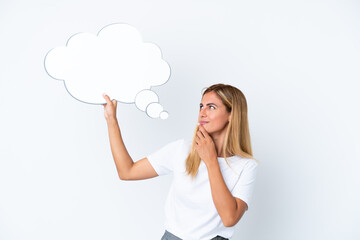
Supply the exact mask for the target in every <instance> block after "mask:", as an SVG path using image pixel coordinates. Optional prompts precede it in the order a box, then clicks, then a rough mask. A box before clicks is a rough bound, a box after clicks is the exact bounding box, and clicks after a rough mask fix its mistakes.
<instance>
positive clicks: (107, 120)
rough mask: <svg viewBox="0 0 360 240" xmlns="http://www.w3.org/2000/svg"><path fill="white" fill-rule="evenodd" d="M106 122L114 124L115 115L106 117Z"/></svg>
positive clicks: (115, 121)
mask: <svg viewBox="0 0 360 240" xmlns="http://www.w3.org/2000/svg"><path fill="white" fill-rule="evenodd" d="M106 122H107V124H114V123H117V118H116V117H110V118H108V119H106Z"/></svg>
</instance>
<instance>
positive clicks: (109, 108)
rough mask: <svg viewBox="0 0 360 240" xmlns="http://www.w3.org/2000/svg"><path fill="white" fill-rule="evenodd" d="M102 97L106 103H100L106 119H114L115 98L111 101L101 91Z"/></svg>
mask: <svg viewBox="0 0 360 240" xmlns="http://www.w3.org/2000/svg"><path fill="white" fill-rule="evenodd" d="M103 97H104V98H105V100H106V104H102V105H103V106H104V117H105V119H106V121H109V120H112V119H116V106H117V101H116V100H115V99H114V100H112V101H111V100H110V98H109V96H108V95H106V94H105V93H103Z"/></svg>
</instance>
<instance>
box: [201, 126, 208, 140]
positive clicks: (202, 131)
mask: <svg viewBox="0 0 360 240" xmlns="http://www.w3.org/2000/svg"><path fill="white" fill-rule="evenodd" d="M199 131H200V132H201V133H202V135H203V136H204V138H207V137H208V136H209V134H208V133H207V131H206V130H205V128H204V127H203V126H202V125H200V126H199Z"/></svg>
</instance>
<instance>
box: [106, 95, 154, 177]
mask: <svg viewBox="0 0 360 240" xmlns="http://www.w3.org/2000/svg"><path fill="white" fill-rule="evenodd" d="M103 97H104V98H105V100H106V104H103V106H104V116H105V119H106V122H107V126H108V131H109V139H110V146H111V152H112V155H113V158H114V161H115V165H116V169H117V172H118V175H119V177H120V179H121V180H141V179H147V178H153V177H156V176H158V174H157V173H156V171H155V170H154V168H153V167H152V166H151V164H150V162H149V161H148V159H147V158H143V159H141V160H139V161H137V162H135V163H134V161H133V160H132V158H131V157H130V155H129V153H128V151H127V149H126V147H125V144H124V142H123V140H122V137H121V132H120V128H119V124H118V121H117V118H116V107H117V101H116V100H113V101H110V98H109V96H107V95H105V94H104V95H103Z"/></svg>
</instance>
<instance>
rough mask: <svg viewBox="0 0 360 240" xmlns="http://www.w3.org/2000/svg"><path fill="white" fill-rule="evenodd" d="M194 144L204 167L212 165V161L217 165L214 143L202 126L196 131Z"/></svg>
mask: <svg viewBox="0 0 360 240" xmlns="http://www.w3.org/2000/svg"><path fill="white" fill-rule="evenodd" d="M195 143H196V144H195V149H196V151H197V153H198V154H199V157H200V158H201V160H203V161H204V163H205V165H206V166H209V164H212V163H214V161H216V163H217V151H216V147H215V143H214V141H213V139H212V137H211V136H210V135H209V134H208V133H207V131H206V130H205V128H204V127H203V126H202V125H199V128H198V131H197V133H196V139H195Z"/></svg>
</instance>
